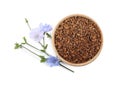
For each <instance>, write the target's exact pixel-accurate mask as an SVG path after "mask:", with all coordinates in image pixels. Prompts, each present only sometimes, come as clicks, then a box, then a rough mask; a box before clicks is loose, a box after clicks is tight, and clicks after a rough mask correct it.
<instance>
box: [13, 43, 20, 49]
mask: <svg viewBox="0 0 120 85" xmlns="http://www.w3.org/2000/svg"><path fill="white" fill-rule="evenodd" d="M14 48H15V49H18V48H22V45H20V44H18V43H15V47H14Z"/></svg>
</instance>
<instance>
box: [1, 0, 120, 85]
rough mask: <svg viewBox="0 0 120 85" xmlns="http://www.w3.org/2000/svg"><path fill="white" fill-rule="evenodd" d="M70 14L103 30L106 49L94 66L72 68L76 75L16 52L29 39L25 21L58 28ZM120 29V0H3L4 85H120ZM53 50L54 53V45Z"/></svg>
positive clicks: (34, 24)
mask: <svg viewBox="0 0 120 85" xmlns="http://www.w3.org/2000/svg"><path fill="white" fill-rule="evenodd" d="M70 14H85V15H87V16H89V17H91V18H93V19H94V20H95V21H96V22H97V23H98V24H99V26H100V27H101V30H102V32H103V37H104V44H103V49H102V52H101V53H100V55H99V57H98V58H97V59H96V60H95V61H94V62H92V63H91V64H89V65H86V66H82V67H71V66H68V67H70V68H71V69H73V70H74V71H75V73H74V74H73V73H71V72H69V71H67V70H65V69H63V68H61V67H53V68H50V67H48V66H46V65H45V64H41V63H40V62H39V58H37V57H36V56H34V55H32V54H31V53H29V52H28V51H26V50H22V49H19V50H14V43H15V42H21V41H22V37H23V36H27V38H28V39H29V29H28V27H27V25H26V23H25V21H24V18H28V20H29V22H30V25H31V27H32V28H34V27H37V26H38V25H39V23H40V22H43V23H49V24H51V25H52V26H53V28H54V27H55V26H56V25H57V23H58V22H59V21H60V20H61V19H62V18H64V17H65V16H67V15H70ZM119 29H120V2H119V0H0V85H42V84H43V85H48V84H50V85H56V84H58V85H65V84H66V85H73V84H74V85H75V84H77V85H103V84H104V85H106V84H107V85H120V81H119V80H120V60H119V59H120V52H119V48H120V31H119ZM29 40H30V39H29ZM30 41H31V40H30ZM33 43H34V42H33ZM35 44H36V43H35ZM49 44H51V43H49ZM49 49H50V50H48V51H49V52H50V53H53V54H54V51H53V50H52V47H51V46H49ZM54 55H55V54H54ZM66 66H67V65H66Z"/></svg>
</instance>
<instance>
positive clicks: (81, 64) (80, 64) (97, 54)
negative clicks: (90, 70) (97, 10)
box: [52, 14, 103, 66]
mask: <svg viewBox="0 0 120 85" xmlns="http://www.w3.org/2000/svg"><path fill="white" fill-rule="evenodd" d="M72 16H82V17H85V18H87V19H90V20H92V21H93V22H94V23H95V24H96V25H97V26H98V28H99V31H100V34H101V46H100V49H99V51H98V52H97V53H96V55H95V56H94V57H93V58H92V59H90V60H88V61H86V62H84V63H79V64H76V63H71V62H69V61H67V60H65V59H63V58H62V57H61V56H60V55H59V54H58V52H57V49H56V48H55V43H54V40H55V39H54V35H55V31H56V29H57V28H58V26H59V24H60V23H61V22H63V21H64V20H65V19H67V18H69V17H72ZM52 46H53V49H54V51H55V53H56V56H57V57H58V59H60V60H61V61H62V62H63V63H66V64H68V65H72V66H84V65H87V64H89V63H91V62H93V61H94V60H95V59H96V58H97V57H98V56H99V54H100V52H101V50H102V48H103V33H102V31H101V29H100V26H99V25H98V24H97V23H96V21H95V20H93V19H92V18H90V17H88V16H86V15H84V14H71V15H68V16H66V17H64V18H63V19H61V20H60V21H59V22H58V24H57V25H56V26H55V28H54V30H53V33H52Z"/></svg>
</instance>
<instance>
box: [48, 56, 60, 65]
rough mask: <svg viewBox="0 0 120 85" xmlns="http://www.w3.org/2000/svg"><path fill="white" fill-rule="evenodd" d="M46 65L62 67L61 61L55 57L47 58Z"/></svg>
mask: <svg viewBox="0 0 120 85" xmlns="http://www.w3.org/2000/svg"><path fill="white" fill-rule="evenodd" d="M46 63H47V65H49V66H50V67H53V66H59V65H60V61H59V59H58V58H56V57H54V56H49V58H47V61H46Z"/></svg>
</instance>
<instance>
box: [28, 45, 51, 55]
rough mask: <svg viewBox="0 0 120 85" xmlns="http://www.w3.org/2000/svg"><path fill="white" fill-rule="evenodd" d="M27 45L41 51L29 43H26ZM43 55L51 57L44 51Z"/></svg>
mask: <svg viewBox="0 0 120 85" xmlns="http://www.w3.org/2000/svg"><path fill="white" fill-rule="evenodd" d="M26 44H27V45H28V46H30V47H32V48H34V49H36V50H38V51H40V49H38V48H36V47H35V46H33V45H31V44H29V43H26ZM42 52H43V51H42ZM43 53H45V54H46V55H47V56H50V55H49V54H48V53H47V52H46V51H44V52H43Z"/></svg>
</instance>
